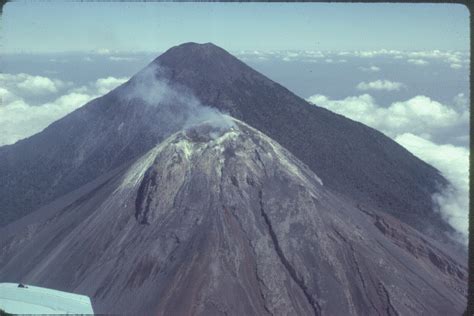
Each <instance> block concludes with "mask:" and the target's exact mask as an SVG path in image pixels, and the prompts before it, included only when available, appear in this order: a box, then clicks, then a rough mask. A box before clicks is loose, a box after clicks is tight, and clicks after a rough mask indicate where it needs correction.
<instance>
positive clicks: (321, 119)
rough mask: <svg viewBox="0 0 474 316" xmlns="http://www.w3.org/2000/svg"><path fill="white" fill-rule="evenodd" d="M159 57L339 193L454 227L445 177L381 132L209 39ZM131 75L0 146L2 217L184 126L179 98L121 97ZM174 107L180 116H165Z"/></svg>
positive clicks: (164, 72)
mask: <svg viewBox="0 0 474 316" xmlns="http://www.w3.org/2000/svg"><path fill="white" fill-rule="evenodd" d="M155 65H159V67H160V69H161V71H160V74H159V75H157V76H159V77H160V78H161V80H165V81H166V82H169V83H170V85H173V86H179V87H183V89H187V90H189V91H191V92H192V93H194V94H195V95H196V96H197V98H198V99H199V100H200V101H201V102H202V103H203V104H206V105H209V106H212V107H215V108H218V109H221V110H223V111H224V112H227V113H229V114H231V115H232V116H234V117H236V118H238V119H240V120H242V121H244V122H246V123H247V124H249V125H250V126H252V127H254V128H257V129H258V130H260V131H262V132H264V133H265V134H267V135H269V136H270V137H271V138H273V139H275V140H276V141H277V142H279V143H280V144H281V145H282V146H284V147H285V148H286V149H288V150H289V151H290V152H291V153H293V154H294V155H295V156H296V157H298V159H300V160H301V161H302V162H304V163H305V164H307V165H308V166H309V168H310V169H311V170H312V171H314V172H315V173H317V174H318V175H319V176H320V177H321V179H322V180H323V181H324V183H325V184H326V186H327V187H329V188H331V189H333V190H334V191H335V192H338V193H341V194H343V195H345V196H347V197H350V198H352V199H353V200H355V201H357V202H358V203H361V204H363V205H365V206H366V207H373V208H377V209H379V210H382V211H384V212H387V213H390V214H392V215H394V216H395V217H396V218H398V219H401V220H402V221H403V222H405V223H408V224H410V225H411V226H412V227H415V228H417V229H418V230H420V231H424V232H429V231H431V232H433V231H434V232H436V234H435V235H437V236H442V234H439V232H440V231H450V230H451V228H450V227H449V226H448V225H447V224H446V223H445V222H444V221H443V220H442V219H441V217H440V215H439V213H437V212H435V211H433V203H432V200H431V195H432V194H433V193H434V192H436V191H437V190H438V189H439V187H440V186H444V185H446V184H447V182H446V180H445V179H444V178H443V177H442V176H441V175H440V174H439V172H438V171H437V170H436V169H434V168H433V167H431V166H429V165H428V164H426V163H424V162H422V161H421V160H419V159H418V158H416V157H414V156H413V155H412V154H410V153H409V152H408V151H407V150H405V149H404V148H402V147H401V146H400V145H398V144H397V143H395V142H394V141H392V140H391V139H389V138H388V137H386V136H385V135H383V134H381V133H380V132H378V131H376V130H374V129H372V128H369V127H367V126H365V125H363V124H360V123H357V122H354V121H351V120H349V119H347V118H344V117H342V116H340V115H337V114H334V113H332V112H330V111H327V110H325V109H323V108H320V107H317V106H314V105H310V104H308V103H307V102H306V101H305V100H303V99H301V98H299V97H297V96H296V95H294V94H293V93H291V92H290V91H288V90H287V89H286V88H284V87H282V86H280V85H279V84H277V83H275V82H273V81H271V80H270V79H268V78H266V77H265V76H263V75H262V74H260V73H258V72H256V71H255V70H253V69H251V68H250V67H248V66H247V65H245V64H244V63H243V62H241V61H239V60H238V59H237V58H235V57H233V56H232V55H230V54H229V53H227V52H226V51H225V50H223V49H221V48H219V47H217V46H215V45H213V44H195V43H187V44H182V45H179V46H176V47H173V48H171V49H169V50H168V51H167V52H165V53H164V54H162V55H161V56H159V57H158V58H157V59H156V60H154V61H153V62H152V63H151V65H150V66H148V67H152V66H155ZM137 82H138V80H137V78H136V77H133V78H132V79H131V80H130V81H129V82H127V83H125V84H124V85H122V86H120V87H118V88H116V89H115V90H114V91H112V92H110V93H108V94H107V95H105V96H103V97H100V98H98V99H95V100H93V101H91V102H89V103H88V104H86V105H85V106H84V107H82V108H80V109H78V110H76V111H74V112H73V113H71V114H69V115H68V116H66V117H65V118H63V119H61V120H59V121H57V122H55V123H53V124H51V125H50V126H49V127H48V128H46V129H45V130H44V131H43V132H41V133H39V134H37V135H34V136H32V137H30V138H28V139H25V140H22V141H19V142H17V143H16V144H14V145H10V146H3V147H0V179H1V180H2V181H0V200H1V201H2V203H1V204H0V214H1V216H0V225H5V224H7V223H9V222H11V221H13V220H15V219H18V218H20V217H21V216H24V215H26V214H28V213H29V212H31V211H33V210H35V209H37V208H38V207H40V206H42V205H45V204H46V203H48V202H50V201H52V200H54V199H55V198H57V197H59V196H62V195H64V194H66V193H68V192H70V191H72V190H74V189H77V188H78V187H80V186H81V185H84V184H86V183H87V182H89V181H92V180H93V179H95V178H96V177H97V176H99V175H101V174H104V173H106V172H108V171H110V170H112V169H113V168H116V167H118V166H120V165H122V164H124V163H126V162H127V161H130V160H131V159H134V158H137V157H138V156H140V155H142V154H143V153H145V152H146V151H148V150H149V149H151V148H152V147H153V146H155V145H156V144H157V143H159V142H160V141H162V140H163V139H164V138H166V137H167V136H169V135H170V134H172V133H174V132H176V131H178V130H180V129H181V128H182V127H183V124H184V121H185V118H183V117H181V116H180V115H178V114H179V107H180V104H179V102H177V101H173V100H168V101H167V102H168V103H167V104H166V105H162V106H157V107H147V106H146V105H144V104H143V102H140V101H139V100H136V99H132V100H129V99H126V98H124V97H123V95H124V93H126V91H127V87H129V86H130V85H133V84H140V83H137ZM174 112H176V113H178V114H176V116H177V117H178V118H177V119H175V118H174V119H173V120H169V118H170V117H172V116H173V113H174ZM451 231H452V230H451Z"/></svg>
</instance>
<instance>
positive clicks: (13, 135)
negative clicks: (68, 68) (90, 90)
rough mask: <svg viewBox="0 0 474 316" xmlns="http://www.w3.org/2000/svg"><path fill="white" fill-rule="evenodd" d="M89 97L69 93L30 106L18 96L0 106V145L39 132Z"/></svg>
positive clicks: (86, 100) (89, 97)
mask: <svg viewBox="0 0 474 316" xmlns="http://www.w3.org/2000/svg"><path fill="white" fill-rule="evenodd" d="M90 99H91V96H89V95H86V94H80V93H70V94H67V95H64V96H61V97H59V98H58V99H56V100H55V101H53V102H48V103H45V104H43V105H41V106H31V105H29V104H27V103H26V102H25V101H24V100H23V99H20V98H19V99H17V100H14V101H12V102H10V103H9V104H7V105H6V106H2V107H0V146H2V145H6V144H12V143H14V142H16V141H17V140H19V139H22V138H25V137H28V136H31V135H33V134H36V133H38V132H40V131H41V130H43V129H44V128H45V127H46V126H48V125H49V124H50V123H52V122H53V121H55V120H57V119H59V118H61V117H63V116H64V115H66V114H68V113H69V112H71V111H73V110H75V109H77V108H78V107H80V106H81V105H83V104H85V103H86V102H88V101H89V100H90Z"/></svg>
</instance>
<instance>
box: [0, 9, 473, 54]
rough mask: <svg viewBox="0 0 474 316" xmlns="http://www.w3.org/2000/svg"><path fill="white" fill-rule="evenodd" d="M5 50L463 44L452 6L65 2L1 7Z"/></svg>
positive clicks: (463, 26)
mask: <svg viewBox="0 0 474 316" xmlns="http://www.w3.org/2000/svg"><path fill="white" fill-rule="evenodd" d="M1 37H2V38H1V43H2V50H3V51H4V52H61V51H90V50H98V49H109V50H118V51H163V50H166V49H167V48H169V47H171V46H174V45H177V44H180V43H183V42H188V41H194V42H213V43H215V44H217V45H220V46H222V47H224V48H226V49H228V50H247V49H257V50H284V49H317V50H354V49H356V50H357V49H382V48H386V49H401V50H428V49H441V50H450V49H452V50H468V49H469V11H468V10H467V8H466V7H464V6H462V5H459V4H388V3H385V4H383V3H382V4H363V3H360V4H349V3H339V4H334V3H333V4H330V3H296V4H295V3H273V4H267V3H98V2H87V3H64V2H36V3H31V2H11V3H7V4H6V5H5V6H4V8H3V16H2V20H1Z"/></svg>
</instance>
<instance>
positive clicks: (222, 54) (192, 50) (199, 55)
mask: <svg viewBox="0 0 474 316" xmlns="http://www.w3.org/2000/svg"><path fill="white" fill-rule="evenodd" d="M228 56H231V54H229V53H228V52H227V51H226V50H224V49H223V48H221V47H219V46H217V45H215V44H213V43H203V44H199V43H194V42H188V43H183V44H180V45H177V46H173V47H171V48H170V49H168V50H167V51H166V52H164V53H163V54H162V55H161V56H160V57H158V58H159V59H161V60H166V59H178V60H181V59H188V58H193V59H203V58H204V59H207V58H209V57H212V58H213V59H214V58H226V57H227V58H228Z"/></svg>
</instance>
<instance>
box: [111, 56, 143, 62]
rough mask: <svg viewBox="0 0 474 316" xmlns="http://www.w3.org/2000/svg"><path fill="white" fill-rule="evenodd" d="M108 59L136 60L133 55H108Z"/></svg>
mask: <svg viewBox="0 0 474 316" xmlns="http://www.w3.org/2000/svg"><path fill="white" fill-rule="evenodd" d="M109 59H110V60H112V61H134V60H137V58H135V57H123V56H110V57H109Z"/></svg>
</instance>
